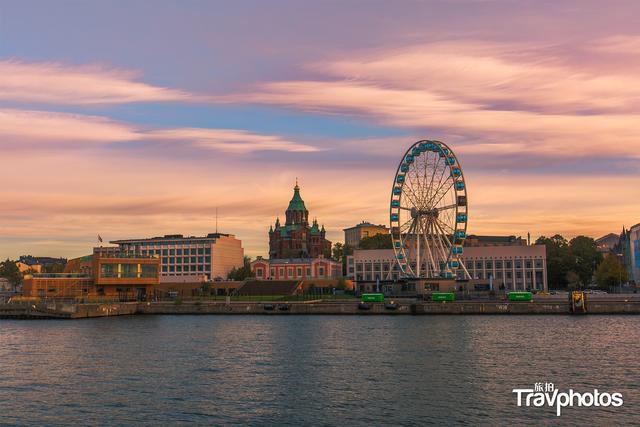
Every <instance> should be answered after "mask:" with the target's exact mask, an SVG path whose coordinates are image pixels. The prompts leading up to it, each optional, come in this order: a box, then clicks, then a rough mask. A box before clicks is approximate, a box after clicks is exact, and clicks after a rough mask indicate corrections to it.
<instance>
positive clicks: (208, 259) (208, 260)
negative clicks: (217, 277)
mask: <svg viewBox="0 0 640 427" xmlns="http://www.w3.org/2000/svg"><path fill="white" fill-rule="evenodd" d="M204 262H206V263H207V264H211V255H209V256H206V257H204Z"/></svg>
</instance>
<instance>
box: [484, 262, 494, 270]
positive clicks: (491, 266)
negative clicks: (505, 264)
mask: <svg viewBox="0 0 640 427" xmlns="http://www.w3.org/2000/svg"><path fill="white" fill-rule="evenodd" d="M485 266H486V267H487V270H491V269H493V261H487V262H485Z"/></svg>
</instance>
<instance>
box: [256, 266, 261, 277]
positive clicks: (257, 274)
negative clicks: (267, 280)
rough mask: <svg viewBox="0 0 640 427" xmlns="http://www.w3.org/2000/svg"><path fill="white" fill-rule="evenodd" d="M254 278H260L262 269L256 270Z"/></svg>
mask: <svg viewBox="0 0 640 427" xmlns="http://www.w3.org/2000/svg"><path fill="white" fill-rule="evenodd" d="M256 277H262V269H261V268H256Z"/></svg>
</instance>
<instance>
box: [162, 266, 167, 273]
mask: <svg viewBox="0 0 640 427" xmlns="http://www.w3.org/2000/svg"><path fill="white" fill-rule="evenodd" d="M162 272H163V273H166V272H167V266H166V265H163V266H162Z"/></svg>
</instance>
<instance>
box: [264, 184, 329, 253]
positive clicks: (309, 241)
mask: <svg viewBox="0 0 640 427" xmlns="http://www.w3.org/2000/svg"><path fill="white" fill-rule="evenodd" d="M325 235H326V232H325V229H324V225H323V226H322V227H319V226H318V221H317V220H315V219H314V220H313V223H312V225H311V226H309V211H308V210H307V208H306V207H305V204H304V200H302V197H301V196H300V187H299V186H298V183H297V182H296V185H295V187H293V197H292V198H291V201H290V202H289V206H288V207H287V210H286V211H285V223H284V225H282V224H280V218H277V219H276V223H275V225H274V226H271V227H270V228H269V258H271V259H290V258H305V259H306V258H317V257H318V256H326V257H327V258H328V257H329V256H330V255H331V242H330V241H329V240H327V239H326V237H325Z"/></svg>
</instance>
